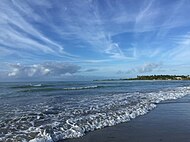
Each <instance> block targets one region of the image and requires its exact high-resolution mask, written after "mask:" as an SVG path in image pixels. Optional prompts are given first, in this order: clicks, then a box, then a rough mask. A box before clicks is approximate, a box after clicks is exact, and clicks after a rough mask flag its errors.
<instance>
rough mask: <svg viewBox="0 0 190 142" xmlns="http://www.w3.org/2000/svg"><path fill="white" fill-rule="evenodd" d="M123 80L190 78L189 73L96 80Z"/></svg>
mask: <svg viewBox="0 0 190 142" xmlns="http://www.w3.org/2000/svg"><path fill="white" fill-rule="evenodd" d="M121 80H190V76H189V75H143V76H137V77H136V78H121V79H104V80H94V81H121Z"/></svg>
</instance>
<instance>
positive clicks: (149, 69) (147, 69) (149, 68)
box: [117, 63, 162, 74]
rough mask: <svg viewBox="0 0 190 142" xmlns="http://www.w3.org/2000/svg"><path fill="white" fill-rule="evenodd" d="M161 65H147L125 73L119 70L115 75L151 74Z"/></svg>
mask: <svg viewBox="0 0 190 142" xmlns="http://www.w3.org/2000/svg"><path fill="white" fill-rule="evenodd" d="M161 65H162V64H161V63H148V64H144V65H142V66H139V67H136V68H132V69H129V70H127V71H121V70H119V71H118V72H117V74H138V73H150V72H153V71H155V70H157V69H159V68H160V67H161Z"/></svg>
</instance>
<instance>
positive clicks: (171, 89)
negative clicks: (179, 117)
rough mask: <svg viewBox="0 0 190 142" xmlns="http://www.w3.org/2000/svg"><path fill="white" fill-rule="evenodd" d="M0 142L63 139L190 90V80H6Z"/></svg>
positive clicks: (133, 115) (0, 113)
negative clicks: (11, 81)
mask: <svg viewBox="0 0 190 142" xmlns="http://www.w3.org/2000/svg"><path fill="white" fill-rule="evenodd" d="M0 90H1V91H0V142H13V141H14V142H58V141H59V140H64V139H68V138H76V137H81V136H83V135H85V134H86V133H87V132H90V131H94V130H97V129H102V128H104V127H108V126H114V125H117V124H119V123H122V122H128V121H130V120H132V119H134V118H136V117H137V116H140V115H145V114H147V113H148V112H151V110H153V109H154V108H155V107H156V106H157V104H159V103H164V102H167V103H172V101H173V100H176V99H179V98H181V97H184V96H185V95H188V94H190V81H107V82H106V81H88V82H84V81H78V82H76V81H75V82H30V83H29V82H15V83H0Z"/></svg>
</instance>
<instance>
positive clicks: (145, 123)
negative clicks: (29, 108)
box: [59, 95, 190, 142]
mask: <svg viewBox="0 0 190 142" xmlns="http://www.w3.org/2000/svg"><path fill="white" fill-rule="evenodd" d="M189 108H190V95H187V96H185V97H183V98H181V99H178V100H172V101H165V102H162V103H160V104H157V107H156V108H155V109H154V110H152V111H150V112H149V113H147V114H146V115H143V116H139V117H137V118H135V119H133V120H131V121H129V122H126V123H120V124H118V125H115V126H111V127H106V128H103V129H99V130H95V131H93V132H89V133H87V134H86V135H85V136H83V137H80V138H73V139H66V140H61V141H59V142H119V141H121V142H122V141H129V142H151V141H152V142H179V141H181V142H189V134H190V109H189Z"/></svg>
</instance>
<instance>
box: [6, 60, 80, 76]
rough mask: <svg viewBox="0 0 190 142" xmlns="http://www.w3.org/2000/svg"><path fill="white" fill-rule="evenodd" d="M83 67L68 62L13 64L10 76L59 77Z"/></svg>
mask: <svg viewBox="0 0 190 142" xmlns="http://www.w3.org/2000/svg"><path fill="white" fill-rule="evenodd" d="M80 69H81V67H80V66H78V65H74V64H68V63H43V64H33V65H21V64H11V65H10V70H11V71H10V72H9V73H8V76H9V77H15V78H28V77H29V78H36V77H40V78H43V77H46V76H49V77H59V76H63V75H68V74H71V75H72V74H75V73H77V72H79V70H80Z"/></svg>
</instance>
